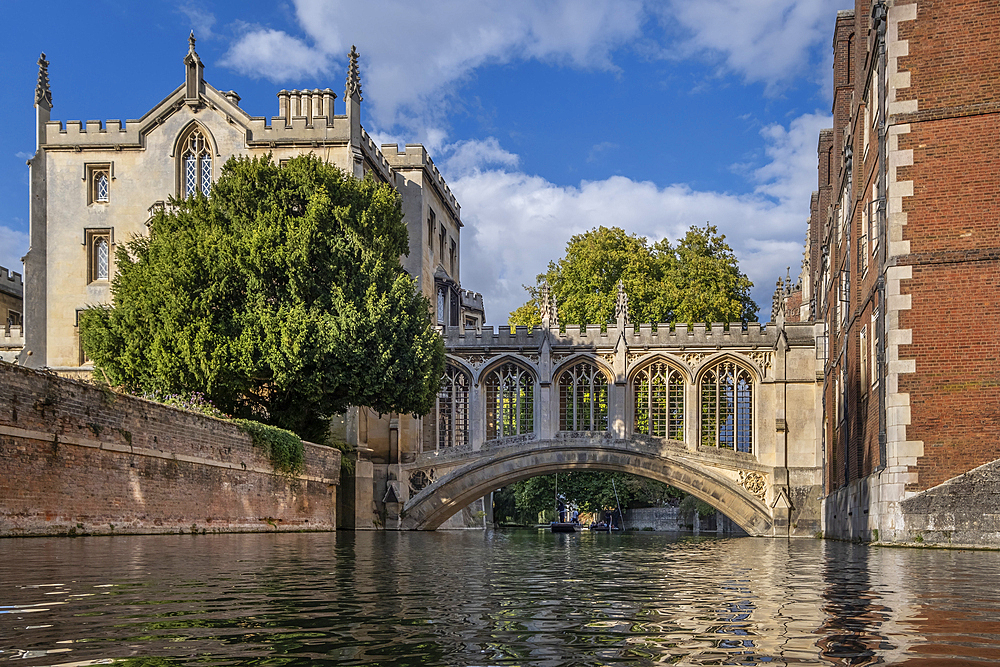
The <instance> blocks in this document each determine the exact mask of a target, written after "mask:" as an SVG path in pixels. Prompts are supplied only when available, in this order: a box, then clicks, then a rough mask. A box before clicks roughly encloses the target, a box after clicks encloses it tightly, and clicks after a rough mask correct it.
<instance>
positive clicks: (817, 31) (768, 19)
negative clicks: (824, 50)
mask: <svg viewBox="0 0 1000 667" xmlns="http://www.w3.org/2000/svg"><path fill="white" fill-rule="evenodd" d="M843 4H844V3H843V2H841V1H840V0H698V1H697V2H692V1H691V0H669V1H668V2H667V4H665V5H660V6H659V7H657V9H656V10H655V11H656V12H657V13H658V14H659V15H660V17H661V19H662V20H663V21H664V23H666V24H668V25H672V24H675V23H676V25H677V26H679V28H680V30H681V33H682V36H681V37H680V40H679V42H678V44H677V45H676V46H678V47H679V48H680V52H679V53H677V54H675V57H676V56H682V57H684V56H691V55H696V54H710V55H713V56H717V57H719V58H720V59H721V65H722V67H723V68H724V69H726V70H728V71H732V72H736V73H737V74H739V75H740V76H742V77H743V78H744V79H745V80H746V81H750V82H763V83H765V84H767V86H768V87H769V88H770V89H771V90H772V91H773V90H774V89H775V88H776V87H778V86H780V85H781V84H783V83H786V82H788V81H789V80H790V79H791V78H792V77H794V76H796V75H799V74H802V73H803V72H808V71H811V70H812V69H813V68H814V67H815V66H816V64H817V61H821V62H826V61H825V60H824V59H823V58H822V56H821V57H820V58H819V59H817V58H816V57H815V56H816V48H817V47H818V46H824V45H827V44H829V40H830V35H831V34H832V30H833V24H834V20H835V18H836V16H837V10H838V9H839V8H841V7H842V6H843Z"/></svg>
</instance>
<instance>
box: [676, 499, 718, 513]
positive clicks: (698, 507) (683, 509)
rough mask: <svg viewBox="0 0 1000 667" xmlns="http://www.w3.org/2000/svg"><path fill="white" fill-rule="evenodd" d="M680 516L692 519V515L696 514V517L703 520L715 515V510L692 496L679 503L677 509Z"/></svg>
mask: <svg viewBox="0 0 1000 667" xmlns="http://www.w3.org/2000/svg"><path fill="white" fill-rule="evenodd" d="M679 510H680V513H681V516H684V517H688V518H692V519H693V518H694V513H695V512H697V513H698V516H699V517H701V518H702V519H704V518H705V517H708V516H712V515H713V514H715V508H714V507H712V506H711V505H709V504H708V503H706V502H705V501H703V500H699V499H698V498H695V497H694V496H688V497H686V498H685V499H684V500H682V501H681V504H680V507H679Z"/></svg>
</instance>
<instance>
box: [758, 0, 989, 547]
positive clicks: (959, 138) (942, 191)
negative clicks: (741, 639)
mask: <svg viewBox="0 0 1000 667" xmlns="http://www.w3.org/2000/svg"><path fill="white" fill-rule="evenodd" d="M998 30H1000V3H997V2H996V0H969V1H967V2H962V3H948V2H934V1H933V0H888V1H886V0H874V1H873V0H856V2H855V3H854V8H853V10H850V9H849V10H847V11H842V12H839V13H838V15H837V22H836V27H835V30H834V36H833V126H832V128H831V129H828V130H823V131H822V132H821V133H820V136H819V149H818V189H817V191H816V192H815V193H813V196H812V202H811V216H810V219H809V225H808V230H807V234H806V249H805V257H804V259H803V263H802V272H801V274H800V277H799V280H798V282H797V284H795V285H794V286H793V285H792V284H791V281H790V280H789V281H788V283H787V284H786V283H785V282H784V281H782V280H779V289H778V291H777V292H776V294H775V308H776V309H777V308H783V309H784V310H786V311H787V315H788V319H789V321H794V320H803V321H805V320H816V321H819V322H822V323H823V325H824V326H823V335H822V337H821V340H822V341H824V343H825V351H826V355H825V362H824V368H823V370H822V373H821V375H820V377H821V378H822V379H823V396H824V398H823V406H824V415H823V419H822V424H821V425H818V426H820V432H821V434H822V438H823V446H824V451H825V457H824V458H825V475H824V476H825V495H826V501H825V508H824V510H825V511H824V514H825V516H824V519H825V528H824V529H825V531H826V533H827V534H828V535H831V536H834V537H839V538H845V539H863V540H869V539H871V540H876V541H879V540H881V541H889V542H897V541H908V542H923V543H925V544H926V543H931V542H937V543H943V544H956V545H957V544H962V543H966V544H981V543H988V544H993V545H996V544H997V543H998V539H1000V537H998V536H1000V496H998V494H994V493H984V492H983V489H984V488H987V487H989V486H990V485H991V484H992V485H995V484H996V483H997V481H998V480H1000V460H998V458H997V457H998V454H1000V452H998V447H997V445H998V442H1000V382H998V375H997V364H996V363H995V360H996V359H997V356H998V354H1000V337H998V336H997V334H996V329H995V323H996V322H997V321H998V320H1000V299H998V298H997V279H996V278H997V275H998V274H1000V234H998V231H997V229H998V228H997V223H996V219H997V216H996V209H997V198H998V193H1000V168H998V166H997V152H996V147H997V137H998V136H1000V89H998V88H997V85H996V82H997V80H998V79H1000V42H998V41H997V40H996V39H995V37H996V34H997V31H998ZM959 73H960V74H959ZM821 351H822V350H821ZM980 466H984V467H983V468H981V469H979V470H977V471H976V472H975V473H973V474H972V475H971V477H970V476H963V475H965V474H966V473H969V472H970V471H973V470H976V469H977V468H978V467H980ZM941 485H947V486H944V487H942V486H941Z"/></svg>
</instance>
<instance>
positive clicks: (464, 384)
mask: <svg viewBox="0 0 1000 667" xmlns="http://www.w3.org/2000/svg"><path fill="white" fill-rule="evenodd" d="M469 385H470V381H469V376H468V375H467V374H466V373H465V372H464V371H463V370H462V369H460V368H458V367H456V366H453V365H451V364H448V365H447V366H445V370H444V375H443V376H442V378H441V390H440V391H439V392H438V395H437V401H436V402H435V406H434V413H433V414H432V415H430V416H429V418H428V419H427V421H426V422H425V424H426V425H427V427H429V429H426V430H425V438H424V450H425V451H432V450H434V449H443V448H445V447H460V446H462V445H467V444H469Z"/></svg>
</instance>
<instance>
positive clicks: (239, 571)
mask: <svg viewBox="0 0 1000 667" xmlns="http://www.w3.org/2000/svg"><path fill="white" fill-rule="evenodd" d="M998 560H1000V554H996V553H992V552H944V551H917V550H903V549H874V550H873V549H868V548H866V547H863V546H861V545H851V544H843V543H837V542H819V541H813V540H795V541H783V540H766V539H753V538H741V539H711V538H687V539H676V538H670V537H666V536H663V535H654V534H649V533H641V534H625V535H607V534H589V533H583V534H555V535H553V534H551V533H547V532H534V531H520V532H499V531H498V532H489V533H485V534H483V533H448V532H438V533H416V534H414V533H404V534H394V533H390V534H385V533H357V534H353V533H340V534H336V535H334V534H284V535H274V534H264V535H228V536H226V535H222V536H200V535H176V536H148V537H130V536H120V537H102V538H78V539H32V540H2V541H0V662H4V661H13V660H17V662H18V664H21V665H43V664H45V665H47V664H62V665H69V664H74V665H82V664H98V663H97V662H96V661H109V660H112V659H119V660H120V659H126V658H159V659H161V660H162V661H163V662H160V663H159V664H168V665H182V664H195V663H197V664H226V665H251V664H253V665H256V664H265V663H267V664H282V665H307V664H317V663H318V664H342V665H362V664H363V665H611V664H635V665H659V664H680V665H708V664H712V665H758V664H770V665H775V664H777V665H781V664H796V665H798V664H834V665H870V664H879V663H886V664H913V665H920V664H926V665H959V664H990V663H991V662H993V661H996V660H998V659H1000V622H998V621H997V620H996V619H997V618H1000V586H998V584H1000V569H998ZM101 664H106V662H104V663H101Z"/></svg>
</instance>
